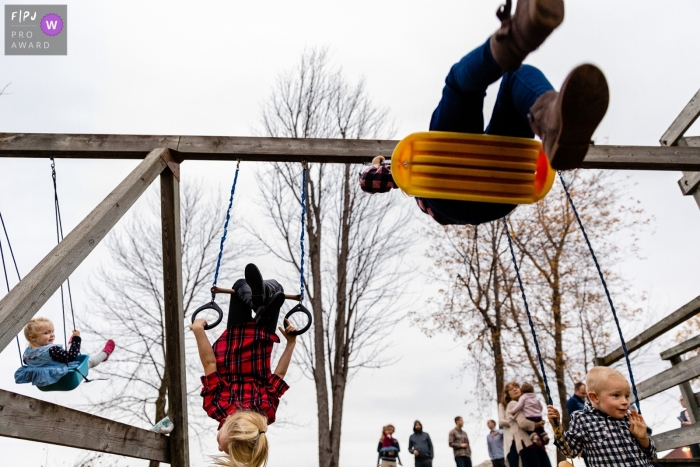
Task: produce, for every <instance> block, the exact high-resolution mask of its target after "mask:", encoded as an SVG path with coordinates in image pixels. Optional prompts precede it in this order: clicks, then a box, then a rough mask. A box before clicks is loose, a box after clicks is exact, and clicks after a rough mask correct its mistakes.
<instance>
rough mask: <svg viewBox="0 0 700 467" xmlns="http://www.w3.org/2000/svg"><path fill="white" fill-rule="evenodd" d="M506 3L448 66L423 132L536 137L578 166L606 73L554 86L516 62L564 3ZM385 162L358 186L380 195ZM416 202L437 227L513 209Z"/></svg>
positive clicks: (563, 166) (575, 76)
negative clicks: (487, 30)
mask: <svg viewBox="0 0 700 467" xmlns="http://www.w3.org/2000/svg"><path fill="white" fill-rule="evenodd" d="M511 7H512V0H505V5H503V6H502V7H501V8H500V9H499V10H498V12H497V13H496V16H497V17H498V19H499V20H501V27H500V28H499V29H498V30H497V31H496V32H495V33H494V34H492V35H491V36H490V37H489V38H488V39H487V40H486V42H484V43H483V44H482V45H481V46H479V47H477V48H476V49H474V50H472V51H471V52H470V53H468V54H467V55H465V56H464V57H462V59H461V60H460V61H459V62H457V63H456V64H455V65H454V66H453V67H452V69H451V70H450V72H449V74H448V75H447V78H446V79H445V86H444V88H443V90H442V99H441V100H440V102H439V103H438V106H437V108H436V109H435V111H434V112H433V115H432V118H431V120H430V127H429V129H430V131H450V132H458V133H476V134H482V133H486V134H489V135H500V136H513V137H518V138H533V137H534V136H535V135H537V136H539V137H540V139H541V140H542V146H543V147H544V151H545V153H546V154H547V157H548V159H549V162H550V164H551V166H552V167H553V168H554V169H557V170H568V169H573V168H577V167H579V166H580V165H581V162H582V161H583V159H584V157H585V156H586V152H587V151H588V146H589V144H590V142H591V137H592V136H593V132H594V131H595V129H596V128H597V127H598V124H599V123H600V121H601V120H602V119H603V116H605V112H606V111H607V108H608V100H609V94H608V85H607V82H606V80H605V76H604V75H603V72H602V71H600V69H598V68H597V67H595V66H593V65H580V66H578V67H576V68H574V69H573V70H572V71H571V72H570V73H569V75H568V76H567V78H566V79H565V80H564V84H562V86H561V88H560V90H559V91H555V90H554V88H553V87H552V85H551V84H550V82H549V81H548V80H547V78H546V77H545V76H544V74H543V73H542V72H541V71H540V70H538V69H537V68H535V67H533V66H531V65H523V64H522V63H523V61H524V60H525V58H526V57H527V56H528V54H529V53H530V52H533V51H534V50H536V49H537V48H538V47H539V46H540V45H541V44H542V43H543V42H544V41H545V39H547V37H548V36H549V35H550V34H551V33H552V31H554V29H555V28H557V27H558V26H559V25H560V24H561V23H562V21H563V20H564V0H518V2H517V5H516V8H515V13H513V15H512V16H511V9H512V8H511ZM499 79H501V85H500V89H499V90H498V96H497V98H496V104H495V106H494V108H493V113H492V115H491V121H490V122H489V124H488V126H487V127H486V129H484V115H483V105H484V96H486V89H487V88H488V87H489V86H490V85H491V84H493V83H495V82H496V81H498V80H499ZM383 160H384V157H382V156H377V157H375V158H374V160H373V161H372V166H371V167H368V168H367V169H366V170H365V171H364V172H363V173H361V174H360V187H361V188H362V190H363V191H366V192H368V193H384V192H387V191H390V190H391V189H392V188H397V186H396V184H395V182H394V179H393V177H392V174H391V167H389V166H385V165H382V161H383ZM416 202H417V203H418V207H419V208H420V209H421V211H423V212H424V213H426V214H428V215H430V216H431V217H432V218H433V219H434V220H435V221H437V222H439V223H440V224H443V225H448V224H456V225H465V224H469V225H479V224H482V223H484V222H490V221H493V220H496V219H499V218H501V217H503V216H505V215H507V214H508V213H510V212H511V211H512V210H513V209H515V207H516V206H515V205H513V204H503V203H485V202H475V201H457V200H451V199H434V198H416Z"/></svg>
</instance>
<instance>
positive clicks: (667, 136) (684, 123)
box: [659, 90, 700, 146]
mask: <svg viewBox="0 0 700 467" xmlns="http://www.w3.org/2000/svg"><path fill="white" fill-rule="evenodd" d="M698 116H700V90H699V91H698V92H696V93H695V95H694V96H693V97H692V98H691V99H690V102H688V103H687V104H686V105H685V107H684V108H683V110H682V111H681V113H679V114H678V116H677V117H676V119H675V120H674V121H673V123H671V126H670V127H668V130H666V132H665V133H664V134H663V135H662V136H661V139H660V140H659V142H660V143H661V145H662V146H673V145H675V144H676V143H677V142H678V140H679V139H680V138H681V136H683V135H684V134H685V132H686V130H687V129H688V128H690V125H692V124H693V123H694V122H695V120H696V119H697V118H698Z"/></svg>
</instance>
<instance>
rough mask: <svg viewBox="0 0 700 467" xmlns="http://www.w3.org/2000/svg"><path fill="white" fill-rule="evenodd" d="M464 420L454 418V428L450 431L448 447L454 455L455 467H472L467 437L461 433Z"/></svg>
mask: <svg viewBox="0 0 700 467" xmlns="http://www.w3.org/2000/svg"><path fill="white" fill-rule="evenodd" d="M463 426H464V419H463V418H462V417H459V416H457V417H455V428H454V429H453V430H452V431H450V438H449V440H450V447H451V448H452V450H453V452H454V455H455V464H457V467H472V449H471V447H470V446H469V436H467V433H466V432H465V431H462V427H463Z"/></svg>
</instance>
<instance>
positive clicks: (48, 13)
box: [5, 5, 68, 55]
mask: <svg viewBox="0 0 700 467" xmlns="http://www.w3.org/2000/svg"><path fill="white" fill-rule="evenodd" d="M67 23H68V6H67V5H5V55H67V53H68V31H67Z"/></svg>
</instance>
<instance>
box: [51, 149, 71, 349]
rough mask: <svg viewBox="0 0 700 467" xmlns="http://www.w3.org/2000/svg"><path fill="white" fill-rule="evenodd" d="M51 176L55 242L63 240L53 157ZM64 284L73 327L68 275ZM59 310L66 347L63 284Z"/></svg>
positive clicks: (66, 335) (66, 334)
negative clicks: (61, 316)
mask: <svg viewBox="0 0 700 467" xmlns="http://www.w3.org/2000/svg"><path fill="white" fill-rule="evenodd" d="M51 178H52V179H53V200H54V214H55V216H56V243H61V241H63V221H62V219H61V207H60V205H59V203H58V187H57V184H56V162H55V161H54V159H53V157H52V158H51ZM66 285H67V289H68V302H69V304H70V314H71V318H72V321H73V329H76V327H75V311H74V310H73V294H71V290H70V277H69V278H68V279H66ZM61 311H62V313H63V342H64V344H65V346H66V349H67V348H68V332H67V331H66V305H65V298H64V295H63V284H61Z"/></svg>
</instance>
